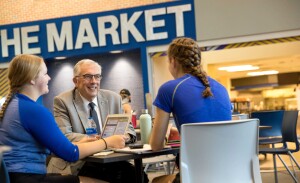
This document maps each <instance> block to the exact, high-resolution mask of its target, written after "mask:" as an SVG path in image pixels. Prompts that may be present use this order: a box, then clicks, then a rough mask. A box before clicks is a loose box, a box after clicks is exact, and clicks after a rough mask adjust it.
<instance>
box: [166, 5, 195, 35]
mask: <svg viewBox="0 0 300 183" xmlns="http://www.w3.org/2000/svg"><path fill="white" fill-rule="evenodd" d="M191 10H192V6H191V5H190V4H187V5H181V6H172V7H168V8H167V13H168V14H170V13H174V14H175V20H176V21H175V22H176V36H177V37H180V36H184V20H183V13H184V12H187V11H191Z"/></svg>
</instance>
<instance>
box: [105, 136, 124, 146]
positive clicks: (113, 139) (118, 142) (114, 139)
mask: <svg viewBox="0 0 300 183" xmlns="http://www.w3.org/2000/svg"><path fill="white" fill-rule="evenodd" d="M105 141H106V143H107V148H116V149H121V148H124V147H125V141H126V136H125V135H113V136H110V137H107V138H105Z"/></svg>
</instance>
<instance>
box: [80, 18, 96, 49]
mask: <svg viewBox="0 0 300 183" xmlns="http://www.w3.org/2000/svg"><path fill="white" fill-rule="evenodd" d="M83 43H90V45H91V47H96V46H98V43H97V40H96V37H95V34H94V31H93V29H92V25H91V22H90V20H89V19H87V18H86V19H83V20H81V21H80V24H79V30H78V34H77V38H76V45H75V49H81V48H82V45H83Z"/></svg>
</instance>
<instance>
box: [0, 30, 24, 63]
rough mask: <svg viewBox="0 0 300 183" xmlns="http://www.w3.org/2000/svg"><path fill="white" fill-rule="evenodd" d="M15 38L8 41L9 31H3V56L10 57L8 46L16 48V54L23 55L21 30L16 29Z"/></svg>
mask: <svg viewBox="0 0 300 183" xmlns="http://www.w3.org/2000/svg"><path fill="white" fill-rule="evenodd" d="M13 32H14V33H13V38H11V39H8V37H7V30H1V48H2V56H3V57H8V56H9V55H8V46H14V51H15V54H16V55H17V54H20V53H21V37H20V28H14V31H13Z"/></svg>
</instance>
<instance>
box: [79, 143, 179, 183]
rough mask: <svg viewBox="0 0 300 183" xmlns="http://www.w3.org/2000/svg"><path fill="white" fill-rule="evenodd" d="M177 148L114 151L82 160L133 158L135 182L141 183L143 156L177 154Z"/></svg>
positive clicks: (111, 160)
mask: <svg viewBox="0 0 300 183" xmlns="http://www.w3.org/2000/svg"><path fill="white" fill-rule="evenodd" d="M179 151H180V149H179V148H168V149H162V150H160V151H155V152H154V151H145V152H140V153H139V154H138V153H118V152H115V153H113V154H109V155H107V156H89V157H87V158H85V159H83V160H84V161H88V162H97V163H111V162H118V161H126V160H130V159H133V160H134V165H135V172H136V175H137V176H136V182H139V183H143V182H144V175H143V171H144V169H143V158H149V157H154V156H159V155H167V154H177V153H179Z"/></svg>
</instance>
